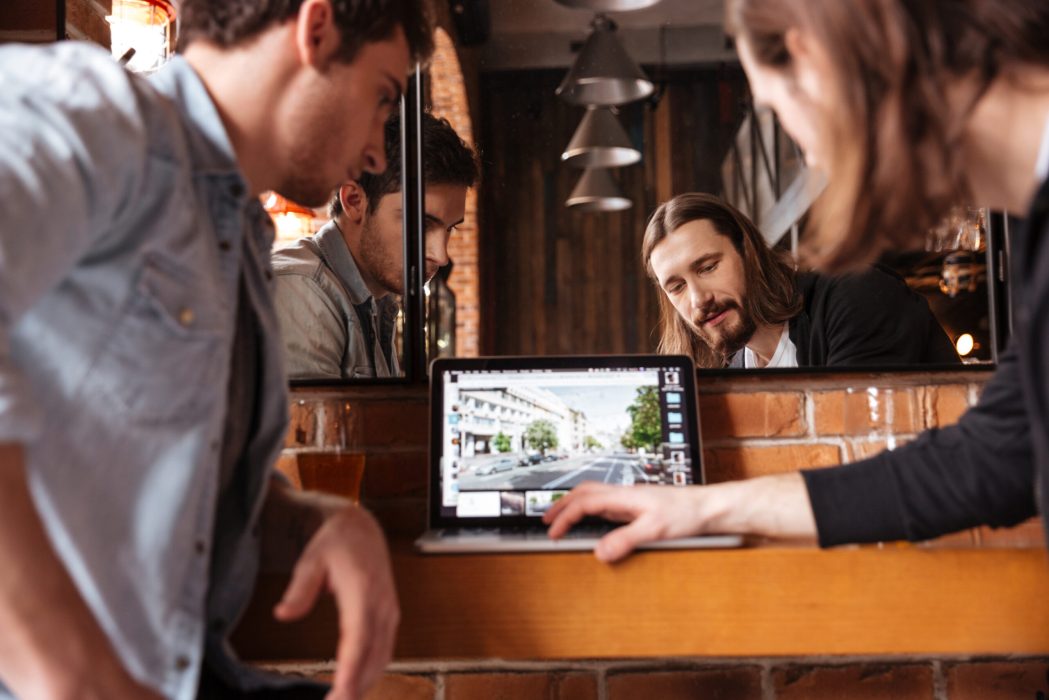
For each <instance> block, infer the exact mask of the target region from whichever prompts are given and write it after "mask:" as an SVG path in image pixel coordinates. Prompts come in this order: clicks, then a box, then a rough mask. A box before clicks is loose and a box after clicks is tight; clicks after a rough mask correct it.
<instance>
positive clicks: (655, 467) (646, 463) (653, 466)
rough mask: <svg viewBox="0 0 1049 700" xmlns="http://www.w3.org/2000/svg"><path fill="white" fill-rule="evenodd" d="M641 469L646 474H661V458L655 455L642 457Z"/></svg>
mask: <svg viewBox="0 0 1049 700" xmlns="http://www.w3.org/2000/svg"><path fill="white" fill-rule="evenodd" d="M641 469H642V471H644V472H645V474H646V475H648V474H662V473H663V458H662V457H657V456H655V455H650V456H648V457H643V458H642V459H641Z"/></svg>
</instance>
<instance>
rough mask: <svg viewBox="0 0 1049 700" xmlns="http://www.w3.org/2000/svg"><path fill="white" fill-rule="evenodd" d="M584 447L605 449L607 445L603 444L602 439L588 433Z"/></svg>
mask: <svg viewBox="0 0 1049 700" xmlns="http://www.w3.org/2000/svg"><path fill="white" fill-rule="evenodd" d="M583 449H586V450H603V449H605V446H604V445H602V444H601V441H600V440H598V439H597V438H595V437H594V436H593V435H587V436H586V437H584V438H583Z"/></svg>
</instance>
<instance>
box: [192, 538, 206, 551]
mask: <svg viewBox="0 0 1049 700" xmlns="http://www.w3.org/2000/svg"><path fill="white" fill-rule="evenodd" d="M193 548H194V549H195V550H197V554H203V553H204V552H205V551H206V550H207V548H208V547H207V545H206V544H204V540H197V542H196V544H194V545H193Z"/></svg>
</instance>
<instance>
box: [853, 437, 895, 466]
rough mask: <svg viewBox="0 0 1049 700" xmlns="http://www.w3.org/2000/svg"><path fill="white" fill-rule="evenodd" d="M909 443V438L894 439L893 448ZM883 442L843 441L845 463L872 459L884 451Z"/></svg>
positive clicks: (884, 442) (884, 443)
mask: <svg viewBox="0 0 1049 700" xmlns="http://www.w3.org/2000/svg"><path fill="white" fill-rule="evenodd" d="M908 442H910V438H900V437H898V438H895V446H894V447H893V449H896V448H897V447H902V446H903V445H906V444H907V443H908ZM886 444H887V443H886V441H885V440H846V441H845V457H846V460H845V461H847V462H858V461H860V460H861V459H866V458H867V457H873V456H874V455H876V454H878V453H879V452H883V451H884V450H885V445H886Z"/></svg>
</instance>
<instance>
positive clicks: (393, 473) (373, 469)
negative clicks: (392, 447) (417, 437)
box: [361, 451, 429, 499]
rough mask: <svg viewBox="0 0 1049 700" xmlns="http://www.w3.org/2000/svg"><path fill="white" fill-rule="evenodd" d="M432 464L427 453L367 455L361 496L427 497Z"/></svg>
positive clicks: (370, 497)
mask: <svg viewBox="0 0 1049 700" xmlns="http://www.w3.org/2000/svg"><path fill="white" fill-rule="evenodd" d="M428 469H429V461H428V460H427V455H426V453H425V452H419V451H413V452H394V453H385V454H383V453H380V454H370V455H368V463H367V468H366V469H365V470H364V483H363V484H362V486H361V495H362V497H363V498H366V499H378V498H394V497H403V496H422V497H425V496H426V486H427V482H428V476H429V472H428Z"/></svg>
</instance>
